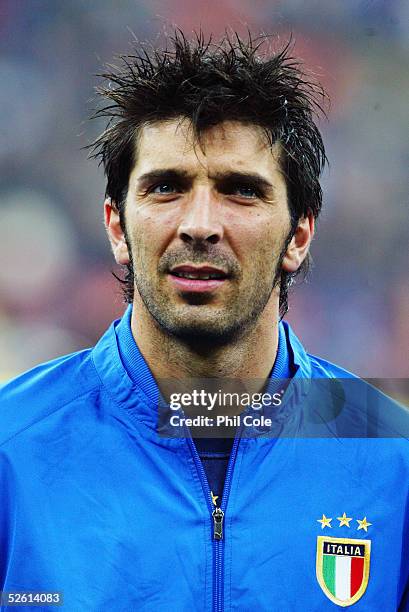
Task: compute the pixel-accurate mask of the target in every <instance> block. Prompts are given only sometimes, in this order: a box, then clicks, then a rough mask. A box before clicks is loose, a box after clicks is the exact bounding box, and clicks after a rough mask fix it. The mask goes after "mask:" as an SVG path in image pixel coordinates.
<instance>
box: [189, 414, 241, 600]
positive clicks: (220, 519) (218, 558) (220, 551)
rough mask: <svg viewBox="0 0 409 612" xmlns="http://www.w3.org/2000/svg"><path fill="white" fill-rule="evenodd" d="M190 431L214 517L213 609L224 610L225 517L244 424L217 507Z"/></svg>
mask: <svg viewBox="0 0 409 612" xmlns="http://www.w3.org/2000/svg"><path fill="white" fill-rule="evenodd" d="M186 430H187V432H188V435H187V440H188V443H189V445H190V448H191V451H192V455H193V459H194V462H195V464H196V467H197V468H198V473H199V476H200V479H201V481H202V485H203V487H204V490H205V491H206V497H207V505H208V508H209V510H210V515H211V517H212V527H213V531H212V533H213V539H212V541H213V558H214V572H213V611H214V612H223V571H224V541H223V539H224V525H223V523H224V518H225V514H226V506H227V502H228V499H229V494H230V489H231V481H232V476H233V468H234V464H235V462H236V456H237V450H238V446H239V442H240V437H241V430H242V426H241V425H240V426H239V427H238V429H237V431H236V435H235V437H234V441H233V446H232V449H231V453H230V458H229V463H228V465H227V470H226V478H225V481H224V487H223V494H222V503H221V506H220V507H215V506H214V504H213V500H212V495H211V491H210V487H209V483H208V481H207V476H206V472H205V470H204V467H203V464H202V462H201V459H200V457H199V453H198V452H197V449H196V446H195V443H194V442H193V438H192V436H191V433H190V429H189V428H188V427H187V426H186Z"/></svg>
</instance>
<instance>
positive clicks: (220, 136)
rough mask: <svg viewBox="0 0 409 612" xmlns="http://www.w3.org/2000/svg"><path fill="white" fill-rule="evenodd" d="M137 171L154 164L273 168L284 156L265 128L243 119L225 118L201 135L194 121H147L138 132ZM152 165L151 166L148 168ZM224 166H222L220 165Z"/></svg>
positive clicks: (278, 144) (179, 119) (183, 119)
mask: <svg viewBox="0 0 409 612" xmlns="http://www.w3.org/2000/svg"><path fill="white" fill-rule="evenodd" d="M135 146H136V155H135V158H136V165H135V167H134V170H137V171H138V172H139V171H140V172H145V171H146V170H148V169H150V168H151V167H152V166H158V167H159V166H162V165H163V164H169V162H171V163H172V165H173V166H175V165H180V166H187V165H197V164H198V163H199V164H200V165H202V166H205V167H207V166H208V164H211V165H214V163H216V164H219V163H222V164H223V166H225V167H226V169H228V167H229V168H230V169H233V168H240V169H245V168H247V169H248V170H250V169H254V167H255V166H257V165H259V164H260V163H262V164H265V166H266V169H267V168H268V167H271V169H273V167H274V166H276V165H277V164H278V162H279V159H280V154H281V146H280V143H279V142H277V143H275V144H274V145H273V147H271V145H270V143H269V141H268V138H267V135H266V133H265V130H263V128H261V127H260V126H257V125H254V124H248V123H242V122H240V121H225V122H223V123H219V124H217V125H215V126H212V127H209V128H207V129H206V130H204V131H203V132H202V133H201V134H200V136H199V137H197V136H196V135H195V133H194V130H193V127H192V124H191V122H190V120H188V119H186V118H176V119H169V120H164V121H156V122H152V123H149V124H145V125H144V126H143V127H142V128H141V129H140V130H139V133H138V137H137V142H136V144H135ZM148 167H149V168H148ZM219 169H220V168H219Z"/></svg>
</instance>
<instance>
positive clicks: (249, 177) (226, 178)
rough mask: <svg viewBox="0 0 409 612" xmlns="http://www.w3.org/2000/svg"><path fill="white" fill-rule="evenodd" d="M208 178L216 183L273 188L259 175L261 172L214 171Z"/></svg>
mask: <svg viewBox="0 0 409 612" xmlns="http://www.w3.org/2000/svg"><path fill="white" fill-rule="evenodd" d="M210 178H211V179H212V180H214V181H216V182H218V183H228V184H230V183H244V184H246V185H252V186H254V187H258V188H259V189H265V190H268V189H274V185H273V184H272V183H270V181H268V180H267V179H266V178H264V177H263V176H261V174H257V173H254V172H237V171H231V172H216V173H213V174H212V175H211V177H210Z"/></svg>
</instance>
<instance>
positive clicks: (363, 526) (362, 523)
mask: <svg viewBox="0 0 409 612" xmlns="http://www.w3.org/2000/svg"><path fill="white" fill-rule="evenodd" d="M356 522H357V523H359V527H358V531H359V530H360V529H364V530H365V531H368V527H369V525H372V523H368V521H367V520H366V516H364V518H363V520H362V521H360V520H359V519H356Z"/></svg>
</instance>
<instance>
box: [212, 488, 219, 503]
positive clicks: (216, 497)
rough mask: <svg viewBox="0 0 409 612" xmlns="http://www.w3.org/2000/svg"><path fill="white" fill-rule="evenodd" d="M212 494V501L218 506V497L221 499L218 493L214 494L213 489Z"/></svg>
mask: <svg viewBox="0 0 409 612" xmlns="http://www.w3.org/2000/svg"><path fill="white" fill-rule="evenodd" d="M210 495H211V496H212V502H213V504H214V505H215V506H217V504H216V499H219V496H218V495H214V493H213V491H210Z"/></svg>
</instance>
